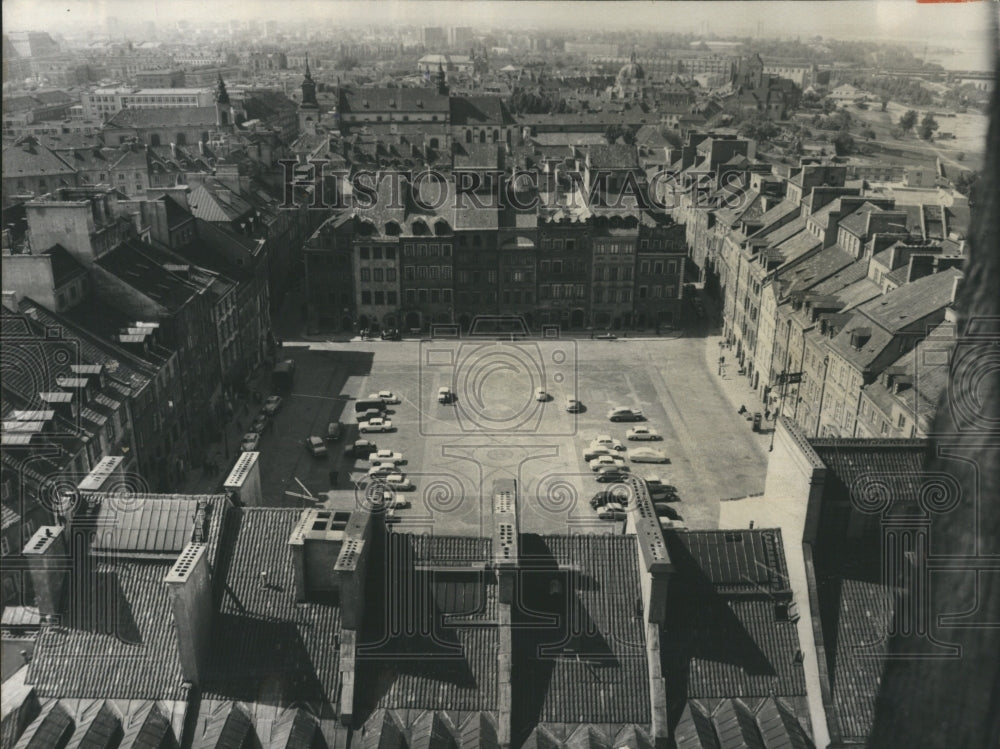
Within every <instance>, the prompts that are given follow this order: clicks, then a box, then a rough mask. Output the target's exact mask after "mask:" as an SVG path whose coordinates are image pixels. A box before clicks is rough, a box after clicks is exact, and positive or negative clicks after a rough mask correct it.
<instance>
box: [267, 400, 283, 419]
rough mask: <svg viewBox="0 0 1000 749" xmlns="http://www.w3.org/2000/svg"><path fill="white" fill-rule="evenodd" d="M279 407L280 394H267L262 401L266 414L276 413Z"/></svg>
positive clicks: (272, 414)
mask: <svg viewBox="0 0 1000 749" xmlns="http://www.w3.org/2000/svg"><path fill="white" fill-rule="evenodd" d="M280 408H281V396H280V395H269V396H267V400H265V401H264V413H266V414H267V415H268V416H274V414H276V413H278V409H280Z"/></svg>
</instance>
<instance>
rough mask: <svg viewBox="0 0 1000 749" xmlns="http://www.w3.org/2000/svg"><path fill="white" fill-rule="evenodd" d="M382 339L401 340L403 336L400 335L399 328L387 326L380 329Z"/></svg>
mask: <svg viewBox="0 0 1000 749" xmlns="http://www.w3.org/2000/svg"><path fill="white" fill-rule="evenodd" d="M382 340H383V341H401V340H403V336H402V335H400V333H399V330H397V329H396V328H388V329H386V330H383V331H382Z"/></svg>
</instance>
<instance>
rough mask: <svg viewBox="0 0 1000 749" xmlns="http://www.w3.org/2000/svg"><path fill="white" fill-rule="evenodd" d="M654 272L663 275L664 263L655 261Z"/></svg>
mask: <svg viewBox="0 0 1000 749" xmlns="http://www.w3.org/2000/svg"><path fill="white" fill-rule="evenodd" d="M653 273H654V274H656V275H657V276H660V275H663V263H662V262H655V263H653Z"/></svg>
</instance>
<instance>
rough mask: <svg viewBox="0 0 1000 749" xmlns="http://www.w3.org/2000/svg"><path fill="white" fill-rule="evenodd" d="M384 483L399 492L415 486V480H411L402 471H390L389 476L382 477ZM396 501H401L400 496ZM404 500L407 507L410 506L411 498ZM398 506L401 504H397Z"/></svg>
mask: <svg viewBox="0 0 1000 749" xmlns="http://www.w3.org/2000/svg"><path fill="white" fill-rule="evenodd" d="M382 483H384V484H385V485H386V486H387V487H389V488H390V489H394V490H396V491H398V492H405V491H409V490H410V489H413V488H414V486H413V482H412V481H410V480H409V479H408V478H406V477H405V476H404V475H403V474H401V473H390V474H389V475H388V476H386V477H385V478H384V479H382ZM396 501H397V502H399V501H400V499H399V497H397V498H396ZM403 501H405V502H406V505H405V506H406V507H409V506H410V503H409V500H403ZM396 506H397V507H398V506H401V505H396Z"/></svg>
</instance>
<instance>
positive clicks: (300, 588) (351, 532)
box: [288, 509, 371, 629]
mask: <svg viewBox="0 0 1000 749" xmlns="http://www.w3.org/2000/svg"><path fill="white" fill-rule="evenodd" d="M370 517H371V516H370V514H369V513H368V512H366V511H363V510H355V511H354V512H335V511H332V510H320V509H311V510H305V511H304V512H303V513H302V517H301V518H300V519H299V522H298V524H297V525H296V526H295V529H294V530H293V531H292V535H291V537H290V538H289V539H288V545H289V547H291V553H292V563H293V566H294V568H295V592H296V598H297V600H299V601H308V600H316V599H323V598H324V597H326V596H335V597H337V598H339V601H340V616H341V623H342V626H343V627H344V628H345V629H358V628H359V627H360V626H361V621H362V619H363V617H364V578H365V570H366V568H367V557H368V554H367V551H368V549H367V547H368V541H369V538H368V536H369V533H370V530H369V528H370V523H369V520H370Z"/></svg>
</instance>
